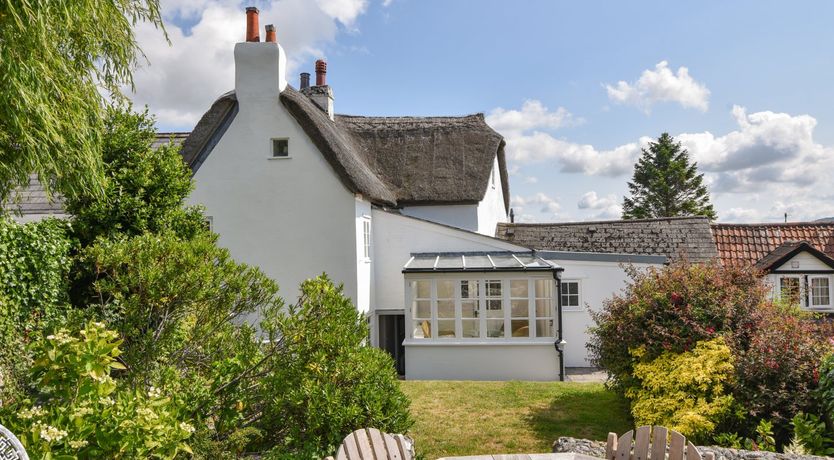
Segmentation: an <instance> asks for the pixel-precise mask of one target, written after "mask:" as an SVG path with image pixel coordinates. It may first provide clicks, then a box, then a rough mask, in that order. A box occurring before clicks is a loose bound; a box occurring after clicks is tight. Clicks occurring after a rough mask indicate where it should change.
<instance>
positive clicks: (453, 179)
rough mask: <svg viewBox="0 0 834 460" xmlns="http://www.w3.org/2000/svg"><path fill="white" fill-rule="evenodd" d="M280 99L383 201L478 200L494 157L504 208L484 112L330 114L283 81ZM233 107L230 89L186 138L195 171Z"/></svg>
mask: <svg viewBox="0 0 834 460" xmlns="http://www.w3.org/2000/svg"><path fill="white" fill-rule="evenodd" d="M280 99H281V103H282V104H283V105H284V106H285V107H286V108H287V110H288V111H289V112H290V114H291V115H292V116H293V117H294V118H295V119H296V121H298V123H299V124H300V125H301V127H302V129H304V132H305V133H306V134H307V135H308V136H309V137H310V139H311V140H312V141H313V143H314V144H315V145H316V147H317V148H318V149H319V150H320V151H321V153H322V154H323V155H324V156H325V158H326V159H327V161H328V162H329V163H330V165H331V166H332V167H333V170H334V171H335V172H336V174H338V176H339V177H340V178H341V180H342V182H343V183H344V184H345V186H346V187H347V188H348V189H349V190H351V191H352V192H354V193H361V194H362V195H364V196H366V197H367V198H368V199H370V200H371V201H373V202H375V203H378V204H383V205H388V206H405V205H416V204H462V203H477V202H479V201H481V200H482V199H483V197H484V195H485V194H486V191H487V188H488V187H489V182H490V172H491V171H492V166H493V163H494V162H495V159H496V158H497V159H498V165H499V170H500V175H501V181H502V183H503V185H504V187H503V189H504V206H505V208H507V209H509V197H510V195H509V186H508V177H507V165H506V159H505V156H504V140H503V138H502V137H501V136H500V135H499V134H498V133H496V132H495V131H493V130H492V128H490V127H489V126H488V125H487V124H486V122H485V121H484V116H483V114H476V115H467V116H461V117H361V116H351V115H336V116H335V121H334V120H331V119H330V118H329V117H328V116H327V114H325V113H324V112H323V111H322V110H321V109H320V108H319V107H318V106H316V105H315V104H314V103H313V102H312V101H311V100H310V99H309V98H308V97H307V96H304V95H303V94H301V93H300V92H298V91H296V90H295V89H293V88H292V87H290V86H288V87H287V88H286V89H285V90H284V91H283V92H282V93H281V98H280ZM236 112H237V100H236V99H235V97H234V93H227V94H225V95H224V96H222V97H221V98H220V99H218V100H217V101H216V102H215V103H214V104H213V105H212V107H211V108H210V109H209V111H208V112H206V114H205V115H203V118H202V119H201V120H200V122H199V123H197V126H196V127H195V128H194V131H193V132H192V135H191V136H190V137H189V138H188V139H187V140H186V142H185V144H184V145H183V149H182V154H183V157H184V159H185V160H186V161H187V162H188V163H189V164H190V165H191V166H192V169H194V170H195V171H196V169H197V168H198V167H199V164H200V163H201V162H202V159H204V158H205V156H206V155H208V154H209V153H210V151H211V149H212V148H213V147H214V144H215V143H216V142H217V140H218V139H219V137H220V136H222V131H224V130H225V128H226V127H228V125H229V123H230V122H231V120H232V119H233V118H234V115H235V114H236Z"/></svg>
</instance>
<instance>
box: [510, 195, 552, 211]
mask: <svg viewBox="0 0 834 460" xmlns="http://www.w3.org/2000/svg"><path fill="white" fill-rule="evenodd" d="M510 205H511V206H512V207H513V209H514V210H515V212H516V213H517V214H518V215H521V214H522V213H523V212H524V210H525V209H527V210H531V209H533V208H535V209H536V211H537V212H539V213H541V214H549V215H551V216H555V215H556V214H558V213H559V211H560V210H561V209H562V206H561V205H560V204H559V201H558V200H557V199H555V198H552V197H550V196H548V195H547V194H545V193H542V192H539V193H536V194H534V195H531V196H527V197H524V196H520V195H516V196H514V197H513V198H512V200H510Z"/></svg>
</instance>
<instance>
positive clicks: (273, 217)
mask: <svg viewBox="0 0 834 460" xmlns="http://www.w3.org/2000/svg"><path fill="white" fill-rule="evenodd" d="M275 46H277V45H276V44H274V43H240V44H238V45H237V46H236V47H235V60H236V69H237V74H238V78H236V83H237V85H238V88H237V89H236V92H237V97H238V102H239V108H240V110H239V113H238V114H237V116H236V117H235V119H234V121H233V122H232V123H231V125H230V126H229V128H228V130H227V131H226V133H225V135H224V136H223V137H222V138H221V139H220V141H219V142H218V144H217V145H216V146H215V148H214V150H213V151H212V152H211V154H210V155H209V156H208V158H207V159H206V160H205V162H204V163H203V164H202V165H201V167H200V168H199V170H198V171H197V173H196V175H195V177H194V178H195V184H196V187H195V190H194V192H193V193H192V194H191V197H190V199H189V201H190V203H193V204H203V205H205V206H206V214H207V215H209V216H211V217H212V223H213V226H214V230H215V231H216V232H217V233H218V234H219V235H220V240H219V243H220V245H221V246H224V247H226V248H228V249H229V250H230V251H231V254H232V256H233V257H234V258H235V259H237V260H238V261H241V262H245V263H247V264H250V265H255V266H258V267H260V268H261V269H262V270H263V271H264V272H265V273H266V274H267V275H268V276H270V277H271V278H273V279H275V280H276V281H278V283H279V285H280V287H281V295H282V296H283V297H284V298H285V299H286V300H287V301H288V302H292V301H294V300H295V298H296V297H297V294H298V286H299V284H300V283H301V282H302V281H303V280H305V279H307V278H310V277H313V276H316V275H319V274H321V273H322V272H327V274H328V275H329V276H330V277H331V278H332V279H333V280H334V281H336V282H340V283H344V285H345V292H346V294H347V295H349V296H350V297H351V299H352V300H353V301H354V302H357V301H358V300H359V297H360V296H359V295H358V289H357V266H358V265H357V245H356V241H357V234H356V221H357V216H356V215H357V213H358V210H359V204H358V202H357V201H356V199H355V198H354V195H353V194H352V193H351V192H350V191H349V190H348V189H347V188H346V187H345V186H344V185H343V184H342V182H341V181H340V179H339V178H338V176H337V175H336V173H335V172H334V171H333V169H332V167H331V166H330V165H329V164H328V163H327V161H326V160H325V158H324V156H323V155H322V154H321V153H320V152H319V151H318V149H317V148H316V147H315V146H314V145H313V143H312V142H311V141H310V139H309V138H308V137H307V135H306V134H305V133H304V131H303V130H302V128H301V127H300V126H299V125H298V123H297V122H296V121H295V119H294V118H292V116H291V115H290V114H289V113H288V112H287V110H286V109H285V108H284V106H283V105H282V104H281V102H280V101H279V99H278V97H279V93H278V85H279V81H278V80H277V79H278V75H281V74H282V73H283V70H284V69H283V68H281V67H280V66H281V64H282V62H281V60H280V59H279V55H278V54H276V53H275V50H274V49H270V47H273V48H274V47H275ZM270 60H272V61H270ZM264 61H268V62H264ZM247 69H248V71H249V72H250V73H251V74H250V75H246V76H245V78H243V77H241V75H240V74H241V72H246V71H247ZM240 85H247V89H245V90H244V88H241V87H240ZM258 85H260V86H258ZM273 138H288V139H289V151H290V157H289V158H280V159H273V158H272V150H271V149H272V146H271V139H273ZM299 178H303V180H299ZM359 238H361V235H360V236H359ZM363 302H364V300H363Z"/></svg>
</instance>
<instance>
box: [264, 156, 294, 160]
mask: <svg viewBox="0 0 834 460" xmlns="http://www.w3.org/2000/svg"><path fill="white" fill-rule="evenodd" d="M291 159H292V157H289V156H287V157H269V158H267V160H291Z"/></svg>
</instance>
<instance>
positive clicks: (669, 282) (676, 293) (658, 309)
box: [588, 262, 767, 392]
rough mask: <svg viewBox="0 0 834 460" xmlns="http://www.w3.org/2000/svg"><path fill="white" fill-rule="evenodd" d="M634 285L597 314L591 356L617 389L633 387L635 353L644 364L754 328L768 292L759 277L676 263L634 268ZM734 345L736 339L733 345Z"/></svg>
mask: <svg viewBox="0 0 834 460" xmlns="http://www.w3.org/2000/svg"><path fill="white" fill-rule="evenodd" d="M628 273H629V276H630V277H631V282H630V283H629V284H628V286H627V287H626V289H625V290H624V291H623V293H622V294H620V295H615V296H614V297H613V298H611V299H609V300H607V301H606V302H605V304H604V306H603V309H602V310H601V311H599V312H594V313H592V315H593V319H594V322H595V323H596V324H595V326H594V327H593V328H592V329H591V337H590V341H589V346H588V348H589V351H590V352H591V358H592V361H593V363H594V364H595V365H597V366H599V367H601V368H603V369H606V371H608V373H609V376H610V378H611V382H610V383H611V384H612V386H613V387H614V388H615V389H617V390H619V391H620V392H624V391H625V389H626V388H628V387H631V386H633V385H634V384H635V383H634V382H632V381H631V379H632V375H633V363H634V360H633V359H632V356H631V354H630V350H635V349H642V350H643V353H644V354H643V359H645V360H652V359H654V358H656V357H658V356H660V355H661V354H663V353H666V352H672V353H681V352H684V351H688V350H691V349H692V348H693V347H694V346H695V344H696V343H697V342H700V341H704V340H711V339H713V338H715V337H716V336H718V335H725V334H732V333H733V332H734V331H736V330H742V329H745V328H749V327H751V314H752V312H753V311H755V310H756V308H758V306H759V305H760V304H762V303H763V302H764V300H765V299H766V296H767V289H766V287H765V286H764V284H763V283H762V282H761V280H760V279H759V278H758V276H756V274H755V273H753V272H751V271H747V270H741V269H738V268H725V267H722V266H720V265H718V264H717V263H709V264H688V263H685V262H676V263H674V264H672V265H670V266H667V267H663V268H659V269H658V268H650V269H648V270H645V271H639V270H636V269H634V268H629V270H628ZM732 340H734V339H731V341H732Z"/></svg>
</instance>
